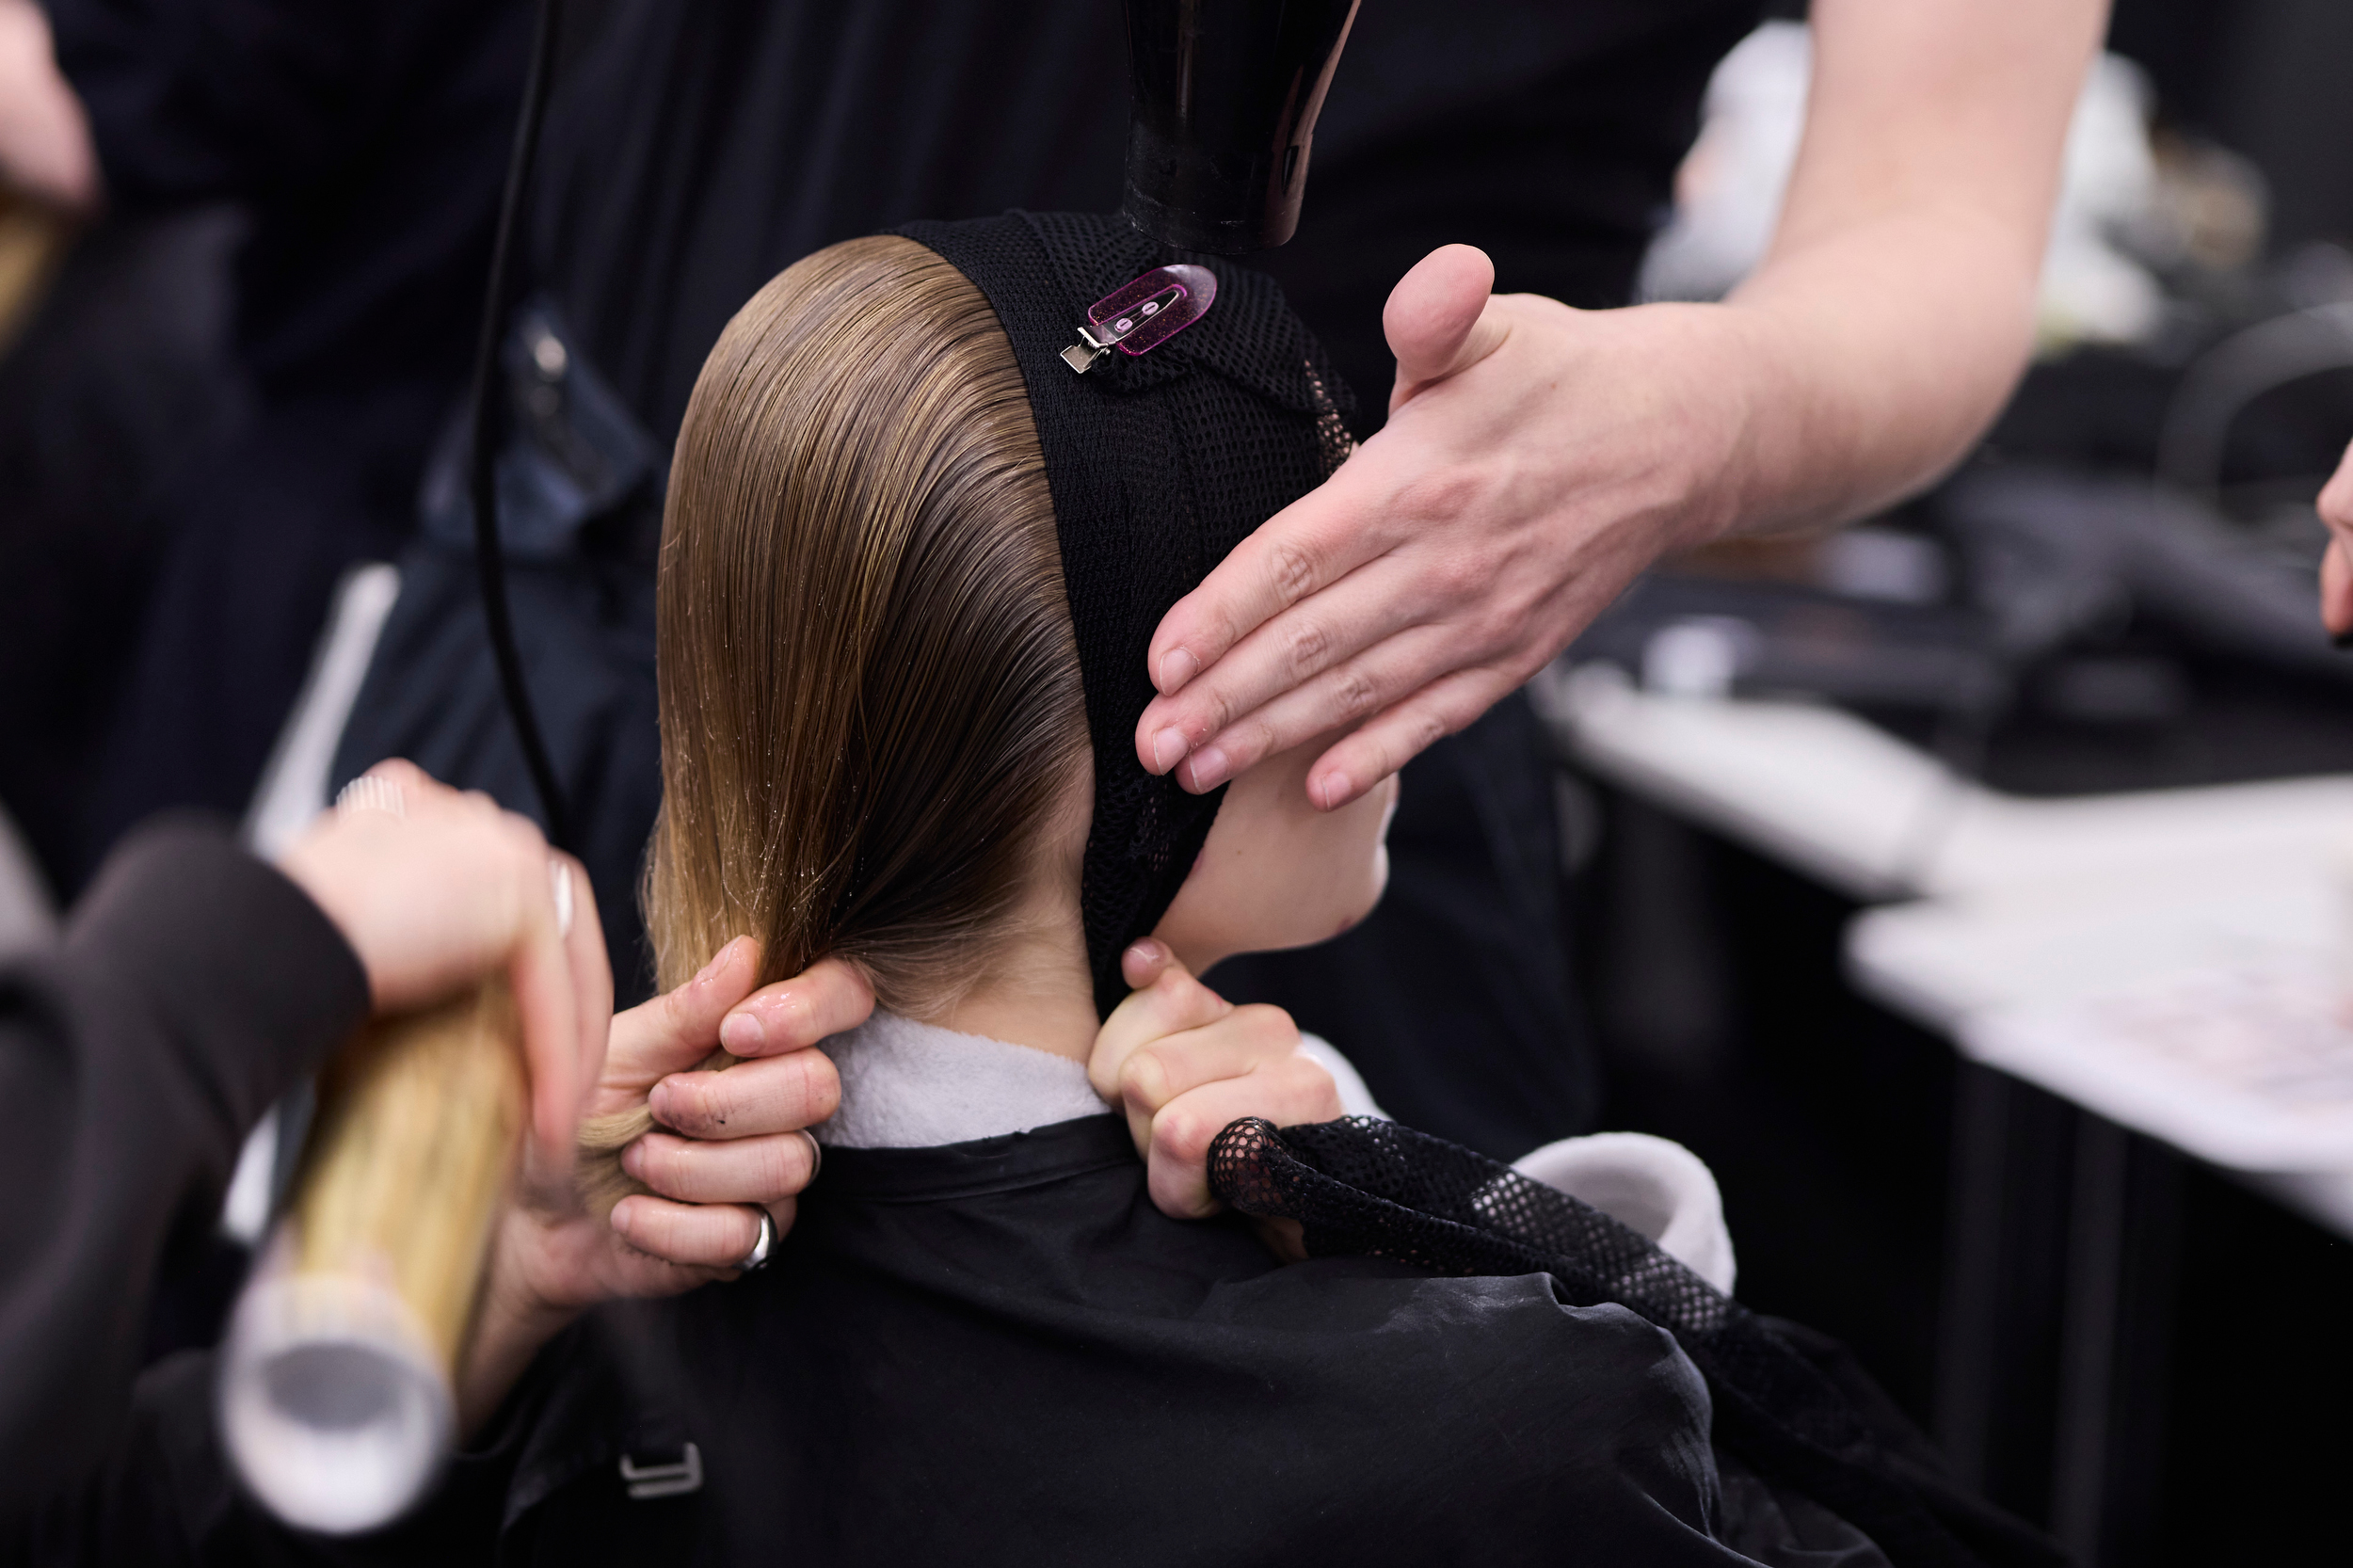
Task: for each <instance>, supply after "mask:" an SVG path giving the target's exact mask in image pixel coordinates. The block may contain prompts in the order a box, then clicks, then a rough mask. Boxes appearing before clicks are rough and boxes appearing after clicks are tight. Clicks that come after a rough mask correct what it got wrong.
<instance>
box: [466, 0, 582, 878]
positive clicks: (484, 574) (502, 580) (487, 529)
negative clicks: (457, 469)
mask: <svg viewBox="0 0 2353 1568" xmlns="http://www.w3.org/2000/svg"><path fill="white" fill-rule="evenodd" d="M561 9H562V5H561V0H538V5H537V14H536V20H535V21H534V23H533V30H532V36H531V68H530V71H529V72H528V74H526V75H525V76H524V78H523V103H522V112H521V115H520V118H519V119H518V120H517V121H516V125H515V147H514V151H513V152H512V153H511V154H510V155H509V157H508V159H507V164H506V190H505V192H504V195H502V196H501V197H500V198H499V221H498V237H497V238H496V239H495V240H494V241H493V242H492V243H491V247H490V280H489V285H488V289H487V290H486V291H485V293H484V296H483V300H482V335H481V337H480V338H479V340H477V341H476V343H475V344H474V356H473V422H472V423H473V452H472V471H471V474H470V479H471V484H470V487H469V488H470V491H471V493H472V497H473V537H474V565H475V568H476V570H477V572H478V573H479V575H480V582H481V584H482V618H483V620H484V622H485V623H486V624H487V626H488V629H489V633H490V652H491V655H492V657H493V658H494V659H496V660H497V662H498V671H499V689H500V691H501V692H502V693H503V694H504V696H505V698H506V712H507V714H508V716H509V717H511V718H512V719H513V720H514V721H515V739H516V740H517V741H518V742H519V743H520V744H521V746H522V753H523V765H524V766H525V767H527V768H529V769H530V770H531V783H532V787H533V789H534V790H536V792H538V796H539V810H540V813H541V814H542V815H543V816H545V817H546V819H547V829H548V840H549V842H551V843H552V844H554V845H555V847H556V848H558V849H561V850H567V851H568V850H570V849H571V848H572V835H571V823H570V819H569V817H568V813H567V812H566V810H565V808H564V792H563V787H562V786H561V785H560V784H558V783H557V781H556V777H555V764H554V763H553V762H552V760H549V757H548V746H547V741H546V740H545V738H544V737H542V736H541V734H540V732H539V720H538V716H537V714H536V712H534V710H533V708H532V706H531V691H530V688H528V687H527V686H525V685H524V684H523V661H522V655H521V653H520V651H518V650H517V648H516V647H515V621H514V616H512V615H511V614H510V613H509V611H508V608H507V602H506V556H505V553H504V547H503V546H502V545H501V543H500V538H499V520H498V432H499V423H500V422H499V420H498V418H497V417H496V416H497V412H498V404H497V401H496V399H495V397H494V394H493V387H494V385H495V381H496V373H497V368H498V348H499V340H500V338H501V337H502V336H503V335H504V331H505V327H506V287H507V283H506V280H507V274H508V272H509V270H510V267H511V264H512V261H513V257H514V243H515V219H516V215H517V214H518V213H519V212H520V209H521V207H522V200H523V191H524V188H525V187H526V186H527V185H529V184H530V183H531V166H532V163H533V162H534V160H535V159H536V158H537V156H538V152H539V127H540V125H541V124H542V123H543V122H544V121H545V120H546V119H547V108H548V74H549V72H550V70H551V68H552V65H553V63H554V58H555V35H556V24H557V12H558V11H559V10H561Z"/></svg>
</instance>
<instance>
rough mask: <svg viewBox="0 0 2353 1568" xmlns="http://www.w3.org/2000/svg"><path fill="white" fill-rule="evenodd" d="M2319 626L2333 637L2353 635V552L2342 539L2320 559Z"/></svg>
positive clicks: (2330, 541)
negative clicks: (2348, 549) (2346, 547)
mask: <svg viewBox="0 0 2353 1568" xmlns="http://www.w3.org/2000/svg"><path fill="white" fill-rule="evenodd" d="M2320 623H2321V625H2323V626H2325V627H2327V628H2328V629H2329V635H2330V636H2332V637H2343V636H2345V635H2346V634H2347V633H2353V552H2347V550H2346V549H2345V540H2344V539H2342V538H2335V539H2331V540H2329V550H2328V552H2327V553H2326V554H2324V555H2322V556H2321V558H2320Z"/></svg>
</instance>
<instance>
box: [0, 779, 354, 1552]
mask: <svg viewBox="0 0 2353 1568" xmlns="http://www.w3.org/2000/svg"><path fill="white" fill-rule="evenodd" d="M367 1011H368V984H367V976H366V974H365V973H364V972H363V971H362V970H361V968H360V961H359V959H358V958H357V957H356V956H355V955H354V954H353V953H352V951H351V949H350V947H349V946H348V945H347V944H346V943H345V942H344V938H343V936H342V935H341V934H340V933H338V932H337V931H336V929H335V928H334V926H333V925H332V924H330V923H329V922H328V919H327V917H326V916H325V915H324V914H322V913H321V912H320V911H319V909H318V907H317V905H315V904H312V902H311V901H310V899H309V898H307V897H306V896H304V894H303V893H302V891H301V890H300V889H299V888H296V887H295V885H294V884H293V883H291V882H288V881H287V880H286V879H285V878H284V877H283V876H280V874H279V873H278V872H275V871H273V870H271V869H270V868H269V867H267V866H265V865H263V864H262V863H261V862H260V861H258V860H255V859H253V858H252V857H251V856H248V855H245V854H243V853H242V852H240V851H238V850H237V849H235V848H233V847H232V845H231V843H230V842H229V840H227V838H226V837H224V836H222V835H220V834H219V833H217V832H216V831H213V830H211V829H208V828H200V827H197V826H194V825H190V824H166V825H162V826H158V827H155V828H152V829H150V830H147V831H144V832H142V833H141V834H139V835H137V836H136V837H135V838H133V839H132V840H130V841H128V842H127V843H125V844H124V846H123V847H122V849H121V850H120V851H119V852H118V853H117V855H116V856H114V857H113V859H112V860H111V861H110V863H109V865H108V868H107V870H106V872H105V873H104V875H103V876H102V877H101V878H100V880H99V881H98V883H97V885H96V886H95V887H94V888H92V889H91V890H90V892H89V894H88V897H87V898H85V899H84V900H83V901H82V903H81V904H80V905H79V906H78V908H77V909H76V910H75V913H74V916H73V920H72V924H71V926H70V927H69V929H68V931H67V934H66V937H65V940H64V942H63V943H62V945H61V946H60V947H59V948H58V949H57V950H56V952H51V953H47V954H44V955H41V956H40V957H36V958H32V959H27V960H24V961H23V962H20V963H16V964H12V965H8V966H7V967H5V968H0V1105H4V1106H6V1107H7V1108H8V1115H9V1117H10V1119H11V1120H10V1128H9V1133H8V1138H7V1139H6V1140H5V1141H0V1161H5V1167H6V1176H5V1178H0V1186H4V1187H5V1189H6V1191H7V1192H8V1203H7V1205H6V1206H5V1208H0V1344H5V1345H6V1346H7V1347H8V1353H7V1354H6V1355H5V1356H0V1477H5V1480H0V1519H4V1518H6V1517H8V1516H10V1515H13V1514H15V1513H16V1512H18V1511H19V1510H21V1509H22V1508H23V1507H24V1505H25V1504H26V1503H27V1502H28V1501H29V1500H31V1499H34V1498H38V1497H41V1496H46V1495H47V1494H49V1493H50V1492H51V1491H52V1490H53V1489H55V1488H56V1486H57V1485H58V1484H59V1483H60V1482H61V1481H63V1480H66V1479H68V1478H70V1477H72V1476H74V1475H75V1474H77V1473H78V1472H79V1471H80V1470H81V1469H82V1468H83V1467H84V1466H86V1465H88V1464H91V1463H92V1462H94V1461H95V1460H96V1459H97V1458H98V1457H99V1455H100V1454H101V1453H103V1452H104V1448H105V1447H106V1446H107V1445H109V1444H111V1443H113V1442H114V1441H115V1438H116V1428H117V1427H118V1426H119V1425H120V1422H121V1421H122V1418H123V1413H124V1408H125V1406H126V1404H127V1403H128V1400H129V1398H130V1390H131V1378H132V1373H133V1370H134V1369H135V1367H136V1360H135V1357H136V1353H137V1351H138V1346H139V1324H140V1320H141V1319H142V1317H143V1315H144V1313H145V1311H146V1308H147V1297H148V1291H149V1288H150V1286H151V1284H152V1281H153V1279H154V1277H155V1271H156V1266H157V1261H158V1259H159V1257H160V1256H162V1255H163V1253H164V1252H165V1251H166V1248H167V1244H168V1242H169V1241H170V1240H172V1239H173V1238H174V1235H175V1232H178V1231H181V1230H183V1229H184V1227H190V1226H209V1225H210V1224H212V1222H213V1219H214V1217H215V1216H216V1214H217V1213H218V1212H219V1206H220V1197H221V1192H222V1191H223V1189H224V1188H225V1187H226V1186H227V1183H228V1179H229V1173H230V1171H231V1169H232V1164H233V1162H234V1160H235V1158H236V1153H237V1146H238V1143H239V1141H240V1140H241V1139H242V1138H243V1137H244V1136H245V1134H246V1132H247V1130H248V1128H251V1127H252V1125H253V1124H254V1123H255V1122H256V1121H258V1120H259V1119H260V1118H261V1114H262V1112H263V1111H264V1109H265V1108H266V1107H267V1106H268V1105H269V1103H270V1102H271V1100H273V1099H274V1098H276V1097H277V1096H278V1095H279V1094H280V1093H281V1092H282V1091H283V1090H285V1089H286V1088H287V1087H288V1086H289V1085H291V1084H293V1083H294V1082H296V1080H298V1079H299V1078H300V1076H301V1075H302V1074H303V1073H305V1072H307V1071H309V1070H310V1069H311V1068H312V1066H314V1065H315V1064H317V1063H318V1062H319V1061H321V1060H322V1059H323V1058H325V1056H326V1055H327V1053H328V1051H329V1050H330V1049H332V1048H334V1047H335V1046H336V1045H338V1044H340V1043H341V1042H342V1041H343V1040H344V1038H346V1037H347V1036H348V1035H349V1034H350V1032H351V1031H352V1030H353V1029H355V1028H357V1027H358V1025H359V1024H360V1021H361V1020H362V1019H363V1018H365V1017H366V1016H367ZM0 1539H5V1538H0ZM7 1555H8V1553H7V1551H6V1548H5V1547H4V1546H0V1556H7Z"/></svg>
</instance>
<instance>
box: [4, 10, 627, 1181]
mask: <svg viewBox="0 0 2353 1568" xmlns="http://www.w3.org/2000/svg"><path fill="white" fill-rule="evenodd" d="M5 3H6V0H0V4H5ZM368 772H369V774H370V776H373V777H376V778H379V779H382V780H384V781H385V782H387V783H389V784H392V785H393V786H394V787H395V788H396V791H397V793H396V794H395V795H388V797H387V799H386V801H385V804H386V805H387V806H388V807H391V809H376V808H362V809H344V810H336V811H330V812H327V813H325V814H323V815H321V816H320V818H319V819H318V821H317V822H316V823H314V824H312V826H311V828H310V829H309V831H307V832H306V833H304V834H303V836H302V837H301V838H300V839H297V840H296V841H295V843H294V845H293V847H292V848H290V849H288V850H287V851H286V853H285V854H284V855H282V856H280V857H279V862H278V868H279V870H280V871H281V872H284V873H285V874H286V876H287V877H288V879H289V880H291V881H293V882H294V883H295V884H296V886H297V887H299V888H302V890H303V891H304V892H306V893H308V894H310V895H311V898H312V901H313V902H315V903H316V904H318V906H319V907H320V908H321V909H322V910H324V911H325V912H326V914H327V917H328V920H332V921H334V922H335V926H336V929H338V930H339V931H341V932H342V933H343V934H344V940H345V941H347V942H349V943H350V944H351V947H352V951H353V952H355V953H357V954H358V955H359V959H360V967H361V968H364V969H365V970H366V971H367V976H368V989H369V992H370V996H371V999H372V1000H374V1002H375V1004H376V1010H377V1011H378V1012H383V1013H399V1012H408V1011H409V1010H412V1009H415V1008H420V1007H424V1006H427V1005H430V1004H431V1003H434V1002H437V1001H440V1000H445V999H446V998H449V997H452V996H455V995H456V994H457V993H458V992H460V991H462V990H464V989H465V988H466V987H467V986H470V985H472V984H476V983H477V982H479V981H480V980H482V979H483V978H484V977H486V976H488V975H492V974H499V973H504V975H505V976H506V979H507V984H508V986H509V988H510V989H511V990H512V991H513V993H514V997H515V1005H516V1011H517V1012H518V1013H519V1014H520V1016H521V1021H522V1031H523V1051H524V1054H525V1056H526V1057H527V1058H528V1060H529V1063H530V1068H531V1127H532V1135H533V1137H532V1141H533V1144H534V1149H533V1158H534V1161H535V1164H534V1169H535V1170H536V1171H539V1172H541V1173H543V1174H545V1177H546V1179H548V1180H550V1181H551V1182H552V1183H554V1184H556V1185H559V1186H560V1185H561V1177H562V1175H563V1173H564V1172H565V1171H566V1170H567V1169H568V1161H569V1160H570V1158H571V1148H572V1137H573V1130H574V1128H577V1127H578V1125H579V1122H580V1114H581V1104H582V1097H583V1096H584V1094H585V1093H586V1090H587V1087H588V1085H590V1084H591V1083H594V1082H595V1081H596V1080H597V1076H598V1073H599V1071H600V1068H601V1065H602V1064H603V1061H604V1053H605V1036H606V1032H607V1030H608V1028H609V1026H610V1024H611V1022H612V1016H613V974H612V970H611V969H610V968H608V967H607V965H606V962H605V954H604V936H603V933H602V930H601V928H600V926H599V925H598V923H597V910H596V904H595V902H594V899H593V895H591V893H590V892H589V888H588V875H587V872H584V871H583V870H582V869H581V866H580V864H579V862H578V861H575V860H573V859H572V858H571V857H570V856H564V855H559V854H557V853H555V852H554V851H553V850H551V849H550V848H549V847H548V843H547V840H545V839H544V838H542V837H541V836H540V833H539V829H538V828H537V827H536V826H535V825H534V824H532V823H531V821H530V820H529V819H528V818H524V817H520V816H518V815H516V814H515V813H514V812H512V811H505V810H502V809H500V808H499V807H498V806H497V804H496V803H494V802H493V801H492V800H491V799H490V798H489V797H488V795H482V794H461V793H459V792H457V791H456V790H453V789H451V788H450V787H449V786H447V785H446V784H440V783H437V782H436V781H435V780H434V779H433V778H432V777H431V776H429V775H427V774H426V773H425V772H424V770H423V769H422V768H419V767H417V766H416V765H414V764H413V763H409V762H399V761H393V762H381V763H378V764H377V765H376V766H375V767H373V768H370V769H369V770H368ZM559 879H561V880H563V881H564V882H565V883H566V884H567V887H566V888H565V890H564V892H563V897H564V898H565V899H567V900H568V902H569V904H570V912H569V920H568V926H567V921H566V920H565V914H564V911H563V909H562V908H560V907H559V903H558V892H559V889H558V882H559Z"/></svg>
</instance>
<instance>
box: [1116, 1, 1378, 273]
mask: <svg viewBox="0 0 2353 1568" xmlns="http://www.w3.org/2000/svg"><path fill="white" fill-rule="evenodd" d="M1126 3H1127V7H1128V72H1129V79H1130V82H1131V84H1132V91H1133V93H1134V98H1133V102H1132V104H1130V107H1129V118H1128V196H1127V200H1126V201H1125V203H1124V204H1123V210H1124V211H1125V212H1126V213H1127V215H1128V221H1129V222H1131V223H1133V224H1134V225H1135V226H1136V227H1137V228H1139V229H1141V230H1143V231H1144V232H1145V233H1147V234H1150V235H1151V236H1152V237H1153V238H1155V239H1158V240H1160V241H1161V242H1163V243H1164V244H1168V245H1173V246H1175V247H1177V248H1178V249H1180V250H1207V251H1209V252H1211V253H1212V254H1216V255H1221V256H1239V255H1241V254H1243V253H1244V252H1246V251H1251V250H1266V249H1270V248H1273V247H1274V246H1278V245H1281V244H1282V243H1283V242H1284V241H1286V240H1288V239H1289V238H1290V237H1291V233H1292V231H1294V230H1296V229H1297V228H1298V227H1299V199H1300V197H1301V196H1302V195H1303V194H1305V191H1306V188H1307V146H1308V141H1309V139H1310V138H1311V137H1312V136H1314V135H1315V129H1316V114H1317V112H1318V111H1319V110H1321V108H1322V107H1323V94H1324V89H1325V88H1329V87H1330V86H1331V85H1332V68H1333V67H1334V66H1336V65H1337V64H1338V63H1339V59H1340V47H1341V45H1343V44H1345V43H1346V42H1347V41H1348V28H1349V24H1351V23H1353V22H1354V21H1355V20H1356V7H1357V3H1358V0H1126Z"/></svg>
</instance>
